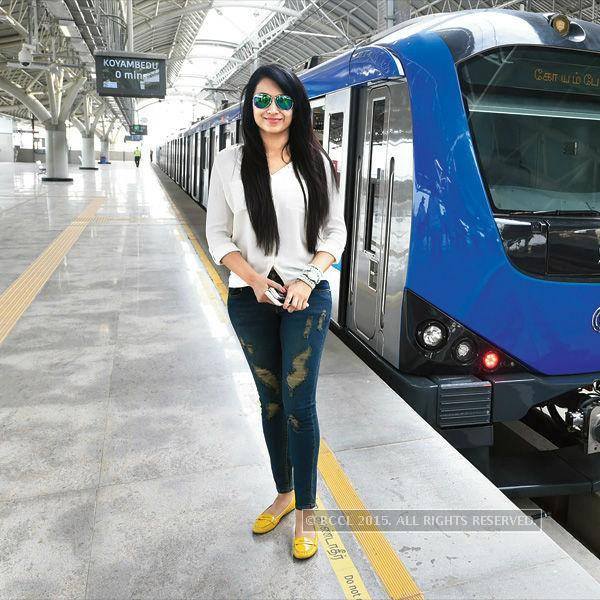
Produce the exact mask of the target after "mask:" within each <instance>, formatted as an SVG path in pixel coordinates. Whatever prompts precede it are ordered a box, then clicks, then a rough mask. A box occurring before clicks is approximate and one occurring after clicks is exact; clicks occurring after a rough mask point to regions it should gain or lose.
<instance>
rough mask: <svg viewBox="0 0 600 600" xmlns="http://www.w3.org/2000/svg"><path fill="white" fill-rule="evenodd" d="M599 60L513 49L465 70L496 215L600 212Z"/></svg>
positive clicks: (468, 99) (474, 130)
mask: <svg viewBox="0 0 600 600" xmlns="http://www.w3.org/2000/svg"><path fill="white" fill-rule="evenodd" d="M597 56H598V55H597V54H595V53H588V52H583V51H581V50H575V51H572V50H564V49H556V48H534V47H522V46H513V47H505V48H500V49H495V50H494V51H493V52H490V53H488V54H485V55H482V56H478V57H475V58H473V59H471V60H470V61H468V62H467V63H465V65H463V67H462V68H461V69H460V79H461V86H462V92H463V97H464V100H465V104H466V106H467V108H468V112H469V124H470V126H471V132H472V136H473V139H474V142H475V145H476V148H477V157H478V161H479V166H480V169H481V171H482V175H483V177H484V179H485V181H486V183H487V188H488V190H489V195H490V200H491V202H492V205H493V208H494V209H495V210H496V211H498V212H502V213H510V212H513V211H520V212H521V211H525V212H540V211H542V212H547V211H549V212H555V211H559V212H560V213H561V214H562V213H569V212H577V213H581V212H583V213H597V211H600V144H599V143H598V140H599V139H600V65H599V63H598V58H597Z"/></svg>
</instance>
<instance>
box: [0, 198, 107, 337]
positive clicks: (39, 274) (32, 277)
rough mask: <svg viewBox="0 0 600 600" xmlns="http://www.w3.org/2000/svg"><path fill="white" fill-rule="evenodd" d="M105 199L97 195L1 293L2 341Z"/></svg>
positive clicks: (0, 327)
mask: <svg viewBox="0 0 600 600" xmlns="http://www.w3.org/2000/svg"><path fill="white" fill-rule="evenodd" d="M103 203H104V198H96V199H95V200H93V201H92V202H90V204H88V206H87V207H86V208H85V210H84V211H83V212H82V213H81V214H79V215H78V216H77V217H76V218H75V219H74V220H73V222H72V223H71V224H70V225H69V226H68V227H67V228H66V229H65V230H64V231H62V232H61V233H60V235H58V236H57V237H56V239H55V240H54V241H53V242H52V243H51V244H50V245H49V246H48V247H47V248H46V249H45V250H44V252H42V253H41V254H40V255H39V256H38V257H37V258H36V259H35V261H33V262H32V263H31V265H29V267H28V268H27V270H25V271H24V272H23V273H22V274H21V275H20V276H19V277H18V278H17V279H16V280H15V281H14V282H13V283H12V284H11V285H10V286H9V287H8V288H7V289H6V290H5V291H4V292H3V293H2V295H1V296H0V344H1V343H2V342H3V341H4V340H5V339H6V337H7V336H8V335H9V333H10V332H11V331H12V329H13V327H14V326H15V325H16V323H17V321H18V320H19V319H20V318H21V315H22V314H23V313H24V312H25V311H26V310H27V308H28V307H29V306H30V304H31V303H32V302H33V300H34V298H35V297H36V296H37V295H38V294H39V292H40V290H41V289H42V288H43V287H44V285H45V284H46V282H47V281H48V279H50V277H51V276H52V274H53V273H54V271H55V270H56V268H57V267H58V265H59V264H60V262H61V261H62V259H63V258H64V257H65V255H66V254H67V253H68V252H69V250H70V249H71V248H72V247H73V244H75V242H76V241H77V240H78V239H79V236H80V235H81V234H82V233H83V230H84V229H85V228H86V227H87V225H88V224H89V223H90V222H91V220H92V219H93V218H94V216H95V214H96V213H97V212H98V210H99V209H100V207H101V206H102V204H103Z"/></svg>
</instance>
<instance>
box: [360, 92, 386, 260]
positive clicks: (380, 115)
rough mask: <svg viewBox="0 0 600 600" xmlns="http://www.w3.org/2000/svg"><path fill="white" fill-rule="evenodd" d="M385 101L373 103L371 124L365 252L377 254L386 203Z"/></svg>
mask: <svg viewBox="0 0 600 600" xmlns="http://www.w3.org/2000/svg"><path fill="white" fill-rule="evenodd" d="M385 115H386V108H385V99H381V100H375V101H374V102H373V121H372V124H371V153H370V164H369V181H368V187H367V206H366V209H367V210H366V220H365V250H367V252H376V251H377V249H378V247H379V242H380V239H381V227H382V225H383V211H384V203H385V198H384V194H385V166H386V147H385V145H384V138H385Z"/></svg>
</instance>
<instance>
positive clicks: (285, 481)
mask: <svg viewBox="0 0 600 600" xmlns="http://www.w3.org/2000/svg"><path fill="white" fill-rule="evenodd" d="M308 304H309V306H308V307H307V308H305V309H304V310H299V311H294V312H291V313H290V312H288V311H287V310H284V309H283V307H281V306H275V305H274V304H268V303H262V302H257V300H256V296H255V295H254V291H253V290H252V288H251V287H242V288H229V296H228V298H227V311H228V313H229V318H230V319H231V324H232V325H233V328H234V330H235V332H236V335H237V337H238V339H239V341H240V344H241V346H242V349H243V350H244V355H245V357H246V360H247V361H248V364H249V365H250V369H251V371H252V375H253V377H254V381H255V383H256V388H257V390H258V395H259V398H260V405H261V415H262V426H263V432H264V435H265V441H266V444H267V449H268V451H269V457H270V459H271V471H272V473H273V479H274V480H275V486H276V487H277V491H278V492H279V493H284V492H289V491H291V490H292V489H295V490H296V508H298V509H306V508H314V507H315V506H316V503H315V498H316V493H317V459H318V456H319V441H320V435H319V422H318V420H317V406H316V391H317V378H318V375H319V366H320V362H321V355H322V353H323V346H324V344H325V337H326V336H327V331H328V330H329V321H330V320H331V290H330V288H329V282H328V281H327V280H322V281H321V282H319V284H318V285H317V286H316V287H315V288H314V289H313V291H312V292H311V294H310V296H309V298H308ZM292 475H293V478H292Z"/></svg>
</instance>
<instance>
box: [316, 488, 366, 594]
mask: <svg viewBox="0 0 600 600" xmlns="http://www.w3.org/2000/svg"><path fill="white" fill-rule="evenodd" d="M316 509H317V510H318V511H319V513H320V515H322V516H323V517H325V521H327V517H328V514H327V511H326V510H325V507H324V506H323V503H322V502H321V498H320V497H319V495H318V494H317V506H316ZM317 527H318V529H317V531H318V532H319V540H320V546H321V548H323V549H324V550H325V553H326V554H327V558H328V559H329V564H330V565H331V568H332V569H333V572H334V574H335V576H336V578H337V580H338V583H339V584H340V587H341V588H342V590H343V592H344V598H346V599H348V600H352V599H354V600H371V596H370V594H369V592H368V591H367V586H366V585H365V584H364V582H363V580H362V577H361V576H360V573H359V572H358V569H357V568H356V565H355V564H354V561H353V560H352V559H351V558H350V554H348V551H347V550H346V546H345V545H344V542H342V538H341V537H340V534H339V533H338V532H337V531H336V530H335V528H334V527H332V526H331V525H317Z"/></svg>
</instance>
